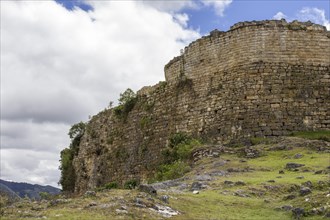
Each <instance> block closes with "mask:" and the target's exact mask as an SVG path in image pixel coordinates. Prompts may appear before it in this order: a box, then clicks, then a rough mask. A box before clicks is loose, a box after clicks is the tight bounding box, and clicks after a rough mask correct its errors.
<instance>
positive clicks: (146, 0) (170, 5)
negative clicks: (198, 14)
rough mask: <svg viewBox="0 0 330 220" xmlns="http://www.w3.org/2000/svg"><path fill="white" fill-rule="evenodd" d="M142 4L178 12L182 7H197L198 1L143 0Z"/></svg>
mask: <svg viewBox="0 0 330 220" xmlns="http://www.w3.org/2000/svg"><path fill="white" fill-rule="evenodd" d="M142 3H143V4H146V5H149V6H152V7H154V8H156V9H158V10H161V11H166V12H172V13H173V12H178V11H181V10H182V9H187V8H190V9H198V8H199V6H198V3H197V2H196V1H192V0H171V1H150V0H143V1H142Z"/></svg>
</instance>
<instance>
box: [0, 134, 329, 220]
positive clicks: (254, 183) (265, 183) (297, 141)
mask: <svg viewBox="0 0 330 220" xmlns="http://www.w3.org/2000/svg"><path fill="white" fill-rule="evenodd" d="M313 135H314V136H313ZM313 135H311V134H310V133H309V134H307V133H306V134H294V135H293V136H292V137H279V138H273V139H264V138H260V139H251V143H252V145H250V146H244V145H237V146H231V147H223V146H221V148H222V150H221V151H220V152H221V153H209V154H207V153H205V154H199V156H198V158H195V160H194V162H193V163H192V165H191V169H190V171H189V172H187V173H186V174H185V175H184V176H183V177H181V178H179V179H175V180H167V181H163V182H156V183H152V184H150V185H145V186H142V187H140V189H139V187H137V188H136V189H109V188H115V187H116V186H115V184H113V185H112V186H113V187H108V189H99V190H95V191H90V192H87V193H86V194H85V195H83V196H77V197H73V198H69V197H65V196H59V197H56V198H51V199H48V200H43V201H40V202H31V201H28V200H22V201H20V202H17V203H14V204H2V207H1V220H6V219H77V220H78V219H79V220H84V219H85V220H89V219H125V220H126V219H168V218H170V219H173V220H175V219H181V220H188V219H189V220H194V219H196V220H199V219H200V220H205V219H221V220H222V219H261V220H264V219H269V220H274V219H281V220H284V219H327V218H330V191H329V189H330V188H329V187H330V180H329V173H330V143H329V142H328V141H329V139H327V138H329V132H325V133H324V134H322V135H321V136H322V137H321V138H320V137H319V136H317V135H316V136H315V134H313ZM295 136H299V137H295ZM311 136H312V137H311ZM306 137H308V138H306ZM315 139H318V140H315ZM203 147H204V148H205V150H204V152H207V148H208V147H209V148H212V149H214V148H216V147H217V146H209V145H208V146H203ZM218 147H219V148H220V146H218ZM210 152H211V151H210ZM154 190H156V191H157V192H155V191H154Z"/></svg>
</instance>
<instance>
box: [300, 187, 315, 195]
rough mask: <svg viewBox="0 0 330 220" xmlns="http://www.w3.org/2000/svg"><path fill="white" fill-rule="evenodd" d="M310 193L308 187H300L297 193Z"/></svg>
mask: <svg viewBox="0 0 330 220" xmlns="http://www.w3.org/2000/svg"><path fill="white" fill-rule="evenodd" d="M310 193H312V190H311V189H310V188H309V187H302V188H301V189H300V190H299V194H300V195H301V196H305V195H308V194H310Z"/></svg>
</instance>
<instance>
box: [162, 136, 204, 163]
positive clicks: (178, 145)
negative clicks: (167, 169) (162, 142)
mask: <svg viewBox="0 0 330 220" xmlns="http://www.w3.org/2000/svg"><path fill="white" fill-rule="evenodd" d="M200 145H201V143H200V141H198V140H196V139H193V138H191V137H190V136H188V135H186V134H183V133H176V134H174V135H172V136H171V137H170V139H169V144H168V147H167V148H165V149H164V150H163V151H162V155H163V158H164V162H165V163H166V164H170V163H172V162H174V161H177V160H184V161H185V160H189V159H190V157H191V153H192V151H193V150H195V149H196V148H198V146H200Z"/></svg>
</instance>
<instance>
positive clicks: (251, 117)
mask: <svg viewBox="0 0 330 220" xmlns="http://www.w3.org/2000/svg"><path fill="white" fill-rule="evenodd" d="M329 54H330V34H329V32H328V31H326V30H325V28H324V27H323V26H320V25H315V24H312V23H310V22H305V23H301V22H296V21H295V22H291V23H287V22H285V21H284V20H281V21H262V22H243V23H238V24H235V25H234V26H233V27H232V28H231V29H230V30H229V31H227V32H219V31H213V32H211V34H210V35H209V36H207V37H203V38H201V39H199V40H197V41H195V42H193V43H191V44H190V45H189V46H188V47H186V48H185V50H184V53H183V54H182V55H181V56H179V57H176V58H174V59H173V60H172V61H170V62H169V63H168V64H167V65H166V66H165V76H166V81H167V82H162V83H159V84H157V85H155V86H152V87H145V88H143V89H141V91H139V92H138V101H137V103H136V105H135V106H134V109H133V110H132V111H131V112H130V113H129V114H128V116H127V119H126V121H123V120H120V119H118V118H116V117H115V116H114V114H113V111H112V109H109V110H106V111H103V112H101V113H100V114H98V115H96V116H94V117H93V118H92V119H91V121H90V122H89V123H88V125H87V127H88V129H87V132H85V134H84V136H83V138H82V141H81V144H80V150H79V153H78V155H77V156H75V158H74V167H75V171H76V174H77V175H76V192H83V191H85V190H87V189H91V188H94V187H98V186H101V185H103V184H105V183H107V182H111V181H116V182H118V183H124V182H125V181H127V180H131V179H137V180H140V181H144V180H145V179H146V178H147V177H148V176H149V175H150V174H151V173H152V172H153V171H154V168H155V167H156V166H157V165H158V164H159V163H160V162H161V150H162V149H163V148H164V147H165V146H166V144H167V140H168V138H169V137H170V135H171V134H173V133H175V132H187V133H190V134H191V135H193V136H195V137H200V138H202V139H205V140H207V141H208V142H214V143H224V142H228V141H230V140H233V139H239V138H249V137H255V136H260V137H264V136H279V135H287V134H289V133H291V132H293V131H300V130H320V129H330V114H329V110H330V102H329V100H330V97H329V95H330V89H329V88H330V58H329Z"/></svg>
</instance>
